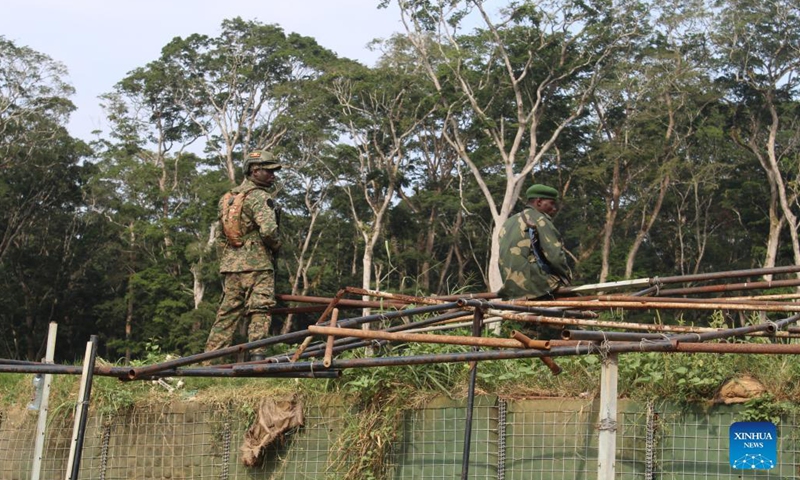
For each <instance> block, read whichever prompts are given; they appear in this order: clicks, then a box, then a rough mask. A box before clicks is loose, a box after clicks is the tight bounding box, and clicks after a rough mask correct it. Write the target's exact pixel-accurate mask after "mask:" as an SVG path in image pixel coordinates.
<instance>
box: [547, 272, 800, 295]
mask: <svg viewBox="0 0 800 480" xmlns="http://www.w3.org/2000/svg"><path fill="white" fill-rule="evenodd" d="M796 272H800V265H788V266H784V267H768V268H751V269H746V270H729V271H725V272H712V273H698V274H692V275H677V276H671V277H651V278H640V279H634V280H623V281H621V282H608V283H598V284H594V285H576V286H574V287H562V288H560V289H559V290H558V292H559V294H562V295H565V294H568V293H572V292H580V291H591V290H610V289H614V288H621V287H628V286H637V285H643V284H647V285H666V284H670V283H690V282H699V281H706V280H719V279H723V278H736V277H752V276H760V275H774V274H778V273H796Z"/></svg>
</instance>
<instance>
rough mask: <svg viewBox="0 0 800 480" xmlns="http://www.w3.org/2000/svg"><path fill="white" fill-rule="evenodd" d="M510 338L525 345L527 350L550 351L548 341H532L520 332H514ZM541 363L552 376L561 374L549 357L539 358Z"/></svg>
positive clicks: (559, 368)
mask: <svg viewBox="0 0 800 480" xmlns="http://www.w3.org/2000/svg"><path fill="white" fill-rule="evenodd" d="M511 336H512V337H513V338H514V339H515V340H518V341H520V342H522V344H523V345H525V346H526V347H528V348H539V349H541V350H550V342H549V341H548V340H534V339H532V338H530V337H528V336H527V335H525V334H524V333H522V332H518V331H516V330H514V332H512V334H511ZM539 359H540V360H541V361H542V363H544V364H545V366H546V367H547V368H549V369H550V372H551V373H552V374H553V375H558V374H559V373H561V367H559V366H558V365H557V364H556V362H554V361H553V359H552V358H550V357H539Z"/></svg>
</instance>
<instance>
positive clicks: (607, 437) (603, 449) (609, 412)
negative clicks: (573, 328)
mask: <svg viewBox="0 0 800 480" xmlns="http://www.w3.org/2000/svg"><path fill="white" fill-rule="evenodd" d="M617 370H618V363H617V355H616V354H613V353H612V354H609V355H608V356H607V357H606V358H605V359H604V360H603V369H602V373H601V375H600V414H599V420H598V424H597V429H598V431H599V439H598V440H599V441H598V452H597V479H598V480H614V473H615V468H616V453H617V376H618V375H617V373H618V372H617Z"/></svg>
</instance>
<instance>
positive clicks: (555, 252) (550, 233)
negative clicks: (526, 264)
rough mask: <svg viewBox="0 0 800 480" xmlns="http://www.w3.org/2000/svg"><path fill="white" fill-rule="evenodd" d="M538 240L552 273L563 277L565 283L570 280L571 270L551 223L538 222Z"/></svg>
mask: <svg viewBox="0 0 800 480" xmlns="http://www.w3.org/2000/svg"><path fill="white" fill-rule="evenodd" d="M538 231H539V242H540V244H541V246H542V253H543V254H544V257H545V259H546V260H547V263H548V264H549V265H550V268H552V270H553V273H555V274H556V275H558V276H559V277H561V278H563V279H564V280H565V281H566V282H567V283H569V282H570V281H571V280H572V272H571V271H570V269H569V264H568V263H567V255H566V253H564V248H563V245H562V244H561V235H560V234H559V233H558V230H556V229H555V227H554V226H553V225H552V224H547V223H546V224H544V225H542V224H541V223H540V224H539V228H538Z"/></svg>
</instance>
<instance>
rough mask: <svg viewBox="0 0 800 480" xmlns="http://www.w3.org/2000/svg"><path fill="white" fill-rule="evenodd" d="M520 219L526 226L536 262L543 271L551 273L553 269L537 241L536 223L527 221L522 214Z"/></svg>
mask: <svg viewBox="0 0 800 480" xmlns="http://www.w3.org/2000/svg"><path fill="white" fill-rule="evenodd" d="M522 221H524V222H525V225H527V226H528V237H530V239H531V253H533V256H534V257H536V263H538V264H539V267H540V268H541V269H542V271H543V272H545V273H547V274H552V273H553V269H552V268H550V264H549V263H547V259H546V258H545V256H544V252H542V245H541V244H540V243H539V231H538V230H537V229H536V225H535V224H533V223H531V222H529V221H528V218H527V216H526V215H523V216H522Z"/></svg>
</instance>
